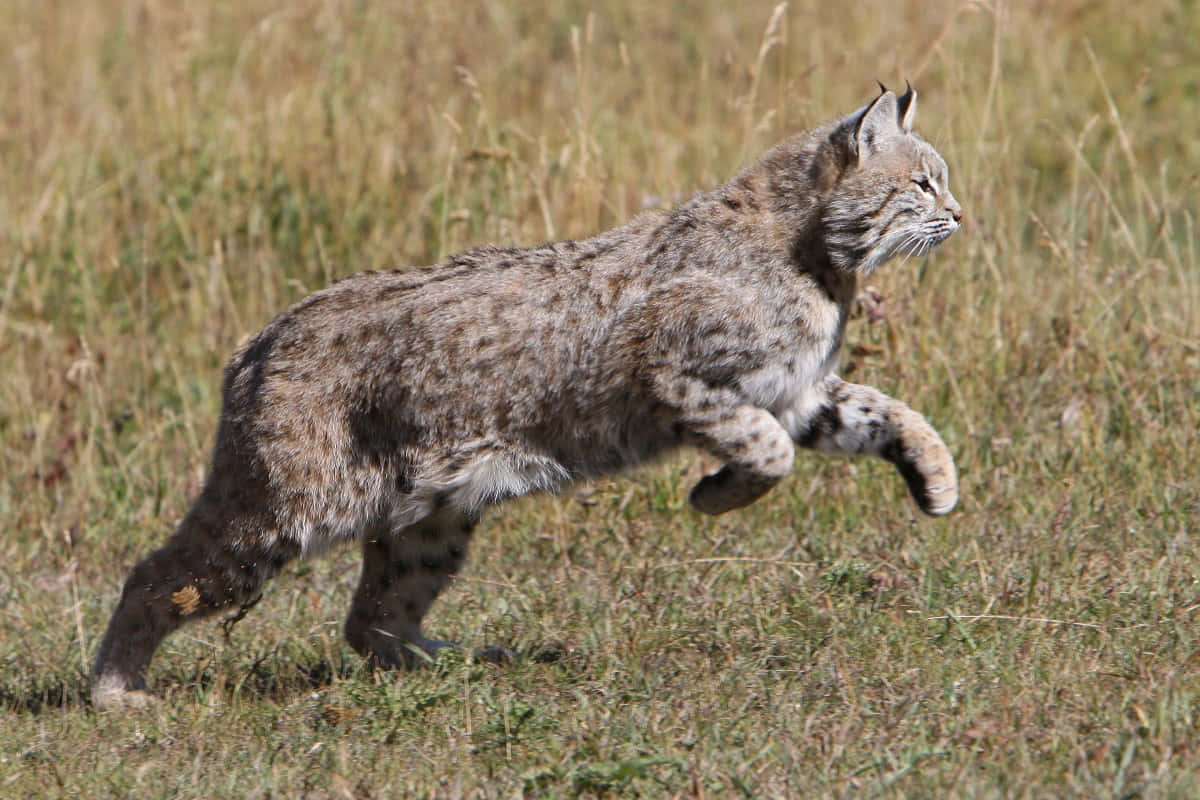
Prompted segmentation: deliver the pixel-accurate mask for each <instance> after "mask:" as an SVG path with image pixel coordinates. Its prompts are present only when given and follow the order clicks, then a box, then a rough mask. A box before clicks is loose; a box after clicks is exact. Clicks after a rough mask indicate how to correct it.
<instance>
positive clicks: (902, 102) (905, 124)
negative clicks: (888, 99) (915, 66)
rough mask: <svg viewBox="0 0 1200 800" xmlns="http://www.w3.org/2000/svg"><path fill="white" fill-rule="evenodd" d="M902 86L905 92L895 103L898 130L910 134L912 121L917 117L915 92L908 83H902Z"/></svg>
mask: <svg viewBox="0 0 1200 800" xmlns="http://www.w3.org/2000/svg"><path fill="white" fill-rule="evenodd" d="M904 86H905V89H906V91H905V92H904V94H902V95H900V99H899V100H898V101H897V109H898V111H899V121H900V130H902V131H904V132H905V133H911V132H912V127H913V120H915V119H916V117H917V90H916V89H914V88H913V87H912V84H911V83H909V82H908V81H905V82H904Z"/></svg>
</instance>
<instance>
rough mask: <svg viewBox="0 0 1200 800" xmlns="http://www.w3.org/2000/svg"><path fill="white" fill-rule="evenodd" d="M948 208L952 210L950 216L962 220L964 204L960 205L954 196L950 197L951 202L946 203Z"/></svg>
mask: <svg viewBox="0 0 1200 800" xmlns="http://www.w3.org/2000/svg"><path fill="white" fill-rule="evenodd" d="M946 210H947V211H949V212H950V216H951V217H953V218H954V221H955V222H962V218H963V210H962V206H960V205H959V204H958V201H957V200H955V199H954V198H953V197H951V198H950V202H948V203H946Z"/></svg>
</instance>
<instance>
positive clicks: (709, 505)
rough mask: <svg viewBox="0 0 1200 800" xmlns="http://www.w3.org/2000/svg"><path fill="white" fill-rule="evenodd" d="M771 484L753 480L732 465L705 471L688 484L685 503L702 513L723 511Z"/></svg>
mask: <svg viewBox="0 0 1200 800" xmlns="http://www.w3.org/2000/svg"><path fill="white" fill-rule="evenodd" d="M770 487H771V484H770V483H769V482H767V481H757V482H756V481H754V480H751V479H749V478H748V477H747V476H746V475H745V474H744V473H742V472H739V471H738V470H735V469H733V468H732V467H728V466H726V467H722V468H721V470H720V471H719V472H715V473H713V474H712V475H705V476H704V477H703V478H701V479H700V482H699V483H697V484H696V485H695V486H694V487H692V492H691V494H689V495H688V504H689V505H691V507H692V508H694V509H696V510H697V511H699V512H701V513H703V514H712V515H714V516H715V515H717V514H724V513H725V512H726V511H733V510H734V509H735V508H742V507H743V506H748V505H750V504H751V503H753V502H754V501H755V500H757V499H758V498H759V497H761V496H762V495H763V493H764V492H766V491H767V489H769V488H770Z"/></svg>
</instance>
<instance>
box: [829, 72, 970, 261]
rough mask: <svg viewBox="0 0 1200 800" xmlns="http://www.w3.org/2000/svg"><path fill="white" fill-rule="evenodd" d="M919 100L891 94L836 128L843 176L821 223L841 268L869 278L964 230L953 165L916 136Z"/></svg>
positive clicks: (832, 136)
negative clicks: (952, 187)
mask: <svg viewBox="0 0 1200 800" xmlns="http://www.w3.org/2000/svg"><path fill="white" fill-rule="evenodd" d="M916 112H917V93H916V92H915V91H914V90H913V89H912V87H911V86H910V87H908V91H906V92H905V93H904V94H903V95H901V96H900V97H896V95H894V94H893V93H891V92H889V91H886V90H884V91H883V93H882V94H880V95H879V97H877V98H875V100H874V101H872V102H871V103H870V104H868V105H867V106H865V107H864V108H861V109H859V110H858V111H856V112H854V113H853V114H851V115H850V116H848V117H846V118H845V119H842V120H840V121H839V122H837V123H836V124H835V125H833V126H832V129H831V130H830V132H829V134H828V136H829V139H828V142H827V143H826V144H827V146H826V147H824V148H822V150H823V151H824V153H825V154H826V157H828V158H831V159H834V160H836V162H837V169H836V170H831V171H830V172H831V173H832V174H833V175H836V177H834V178H833V180H832V184H831V185H830V186H829V188H828V191H827V193H826V194H825V201H824V204H823V206H822V209H821V222H822V228H823V231H824V238H825V243H826V246H827V248H828V252H829V257H830V260H831V261H832V262H833V264H834V266H835V267H837V268H839V269H842V270H845V271H854V272H858V273H860V274H863V275H869V274H870V273H871V272H873V271H874V270H875V268H876V267H878V266H879V265H880V264H882V263H883V262H885V261H887V260H888V259H890V258H893V257H895V256H909V255H920V254H922V253H926V252H929V251H930V250H932V249H933V248H934V247H937V246H938V245H939V244H941V243H942V242H943V241H945V239H946V237H948V236H949V235H950V234H952V233H954V232H955V231H956V230H958V227H959V223H960V222H961V221H962V216H963V211H962V206H960V205H959V204H958V201H957V200H955V199H954V195H952V194H950V187H949V173H948V170H947V169H946V162H945V161H943V160H942V157H941V156H940V155H938V153H937V151H936V150H934V149H933V147H932V146H931V145H930V144H929V143H928V142H926V141H925V140H924V139H922V138H921V137H920V136H918V135H917V134H916V133H914V132H913V129H912V126H913V118H914V117H915V116H916Z"/></svg>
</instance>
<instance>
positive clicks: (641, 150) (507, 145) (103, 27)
mask: <svg viewBox="0 0 1200 800" xmlns="http://www.w3.org/2000/svg"><path fill="white" fill-rule="evenodd" d="M1197 11H1198V9H1197V7H1196V3H1195V2H1185V1H1184V0H1175V1H1172V0H1150V1H1149V2H1145V3H1139V4H1138V5H1137V8H1136V11H1135V10H1134V9H1133V7H1132V6H1130V5H1129V4H1127V3H1117V2H1110V1H1109V0H1100V1H1099V2H1041V1H1040V0H1029V2H1007V3H1005V2H1000V0H992V2H983V1H980V2H949V1H944V2H937V1H934V2H929V1H926V2H907V1H906V2H879V1H877V0H868V1H867V2H862V3H841V4H827V3H818V2H807V1H806V0H792V2H790V4H788V5H786V6H775V5H774V4H772V3H755V2H751V3H747V4H741V5H738V6H736V7H735V6H734V5H733V4H729V3H720V2H712V1H711V0H699V2H691V3H677V2H664V3H659V4H636V3H625V2H618V0H596V1H595V2H594V3H590V4H588V3H579V2H568V3H563V4H559V5H557V6H556V7H554V8H542V7H539V4H534V3H528V2H521V0H513V1H512V2H509V3H503V2H476V3H470V4H464V5H462V6H455V5H452V4H423V3H415V2H409V1H408V0H402V1H401V2H393V3H385V2H374V1H373V0H361V1H360V2H338V0H328V1H326V2H314V1H305V0H302V1H301V2H295V3H281V2H278V0H274V1H273V2H268V1H267V0H244V2H239V3H232V2H224V1H223V0H218V1H217V2H212V3H204V4H200V3H189V4H180V3H170V2H163V1H162V0H82V1H81V2H74V3H66V2H57V1H55V0H49V1H41V2H35V0H10V1H9V2H7V3H5V4H3V7H2V8H0V53H2V54H3V57H4V58H5V59H6V63H5V65H4V69H3V70H0V243H2V247H0V260H2V262H0V263H2V265H3V266H2V267H0V448H2V449H0V474H2V477H0V521H2V523H3V528H4V531H5V532H4V536H3V537H0V564H2V565H3V566H2V567H0V609H2V610H3V613H0V708H2V709H3V711H2V712H0V713H3V714H4V719H5V725H4V730H3V731H0V797H3V798H8V797H14V798H16V797H47V796H75V795H86V796H90V797H101V796H120V797H127V796H140V797H155V796H161V797H206V798H208V797H280V796H283V797H313V798H323V797H356V798H384V797H403V796H412V797H513V796H516V797H520V796H530V797H534V796H547V797H557V796H579V797H599V796H646V797H657V796H671V797H727V796H761V797H785V796H790V797H932V796H937V797H951V796H963V797H1030V798H1034V797H1064V796H1080V797H1104V796H1112V797H1130V798H1131V797H1147V798H1149V797H1179V798H1187V797H1195V796H1197V795H1200V775H1198V771H1197V767H1196V764H1197V763H1200V752H1198V745H1197V742H1200V679H1198V673H1200V642H1198V640H1197V633H1196V631H1197V620H1198V619H1200V584H1198V582H1197V575H1198V572H1200V570H1198V566H1200V559H1198V558H1197V554H1196V548H1195V538H1194V537H1195V529H1196V527H1197V519H1200V470H1198V469H1197V467H1196V465H1195V459H1196V456H1195V453H1196V452H1197V451H1196V444H1197V442H1196V440H1197V430H1198V428H1200V399H1198V398H1200V280H1198V273H1197V266H1198V265H1197V260H1198V255H1200V247H1198V243H1197V235H1198V234H1197V230H1196V201H1195V198H1196V194H1197V182H1198V180H1200V177H1198V173H1200V137H1198V136H1197V133H1196V131H1197V130H1198V129H1200V103H1198V99H1197V98H1198V95H1200V69H1198V68H1197V61H1196V56H1195V52H1194V47H1195V44H1194V43H1195V42H1196V41H1200V23H1198V22H1197ZM875 79H879V80H882V81H884V82H885V83H887V84H889V85H892V86H894V87H900V86H902V85H903V81H904V80H905V79H908V80H911V81H912V82H913V84H914V85H915V86H916V87H917V88H918V90H919V91H920V92H921V97H920V111H919V116H918V123H917V127H918V129H919V130H920V131H921V132H922V133H923V134H924V135H925V136H926V138H928V139H930V140H931V141H932V142H933V143H934V144H935V145H936V146H937V147H938V148H939V149H940V151H941V152H942V153H943V155H944V156H945V157H946V159H947V161H948V162H949V164H950V167H951V184H952V188H953V189H954V191H955V194H956V195H957V196H958V197H959V199H960V200H961V201H962V202H963V205H964V206H965V208H966V213H967V225H966V227H965V229H964V230H963V231H962V232H961V233H959V234H958V235H957V236H955V237H954V238H952V239H951V240H950V241H949V242H948V243H947V244H946V245H944V246H943V247H942V248H941V250H940V251H939V252H937V253H936V254H934V255H933V256H931V257H928V258H925V259H923V260H920V261H909V262H907V263H905V264H904V265H903V266H896V265H892V266H891V267H890V268H885V269H884V270H882V271H881V272H880V273H878V274H876V275H875V276H873V277H872V279H871V281H870V283H871V292H870V293H869V295H868V296H867V297H866V298H865V299H864V309H863V311H864V313H863V314H862V316H861V318H859V319H857V320H856V321H855V322H853V323H852V326H851V328H850V331H849V335H848V339H849V341H848V347H847V353H846V359H845V361H846V365H845V371H846V372H847V373H849V374H850V375H851V376H852V378H853V379H854V380H856V381H862V382H868V383H873V384H875V385H877V386H879V387H880V388H881V389H883V390H884V391H887V392H889V393H891V394H894V395H895V396H898V397H900V398H902V399H905V400H907V401H908V402H910V403H911V404H912V405H913V406H915V407H916V408H918V409H920V410H922V411H924V412H925V413H926V414H927V415H928V416H929V417H930V418H931V419H932V421H933V422H934V423H935V425H936V426H937V427H938V428H939V429H940V430H941V431H942V432H943V435H944V436H945V438H946V439H947V441H948V443H949V444H950V446H951V449H952V450H953V451H954V453H955V455H956V458H957V459H958V463H959V467H960V471H961V477H962V489H963V492H962V494H963V500H962V504H961V507H960V510H959V511H958V512H956V513H955V514H954V515H953V516H951V517H950V518H948V519H945V520H940V521H928V520H925V519H918V518H917V516H916V512H915V510H914V509H913V507H912V505H911V503H910V502H909V501H908V500H907V499H906V498H905V494H904V490H903V487H902V482H901V481H900V480H899V479H898V478H897V477H896V476H895V475H894V474H893V473H892V472H891V471H890V470H889V469H888V468H887V467H886V465H883V464H877V463H866V462H853V463H851V462H842V461H828V460H822V459H821V458H819V457H817V456H814V455H811V454H809V455H801V456H800V457H799V458H798V459H797V464H796V474H795V475H794V477H793V478H791V479H790V480H789V481H787V482H786V483H785V484H784V485H783V486H781V487H780V488H778V489H776V490H775V491H774V492H773V493H772V494H771V495H769V496H768V497H767V498H766V499H764V500H763V501H761V502H760V503H758V504H757V505H755V506H753V507H752V508H750V509H747V510H746V511H744V512H740V513H737V514H731V515H727V516H725V517H721V518H719V519H715V520H714V519H707V518H701V517H699V516H698V515H695V514H693V513H692V512H690V511H688V510H686V508H685V505H684V499H685V495H686V490H687V488H688V487H689V486H690V484H691V482H693V481H694V480H695V479H696V478H697V477H698V476H699V475H700V474H702V472H703V471H704V470H705V469H708V468H710V467H711V466H712V465H711V464H708V463H705V461H704V459H703V458H702V457H701V456H699V455H697V454H693V453H686V454H682V455H680V456H679V457H677V458H673V459H671V460H669V461H668V462H666V463H664V464H661V465H659V466H656V467H654V468H651V469H648V470H645V471H643V472H640V473H638V474H637V475H635V476H633V479H632V480H630V479H621V480H613V481H609V482H603V483H600V484H597V485H595V486H592V487H588V488H587V489H586V491H583V492H581V493H571V494H567V495H564V496H561V497H556V498H537V499H528V500H523V501H521V502H518V503H515V504H513V505H511V506H509V507H506V508H504V509H501V510H498V511H496V512H493V513H491V514H490V515H489V516H488V518H487V520H486V521H485V525H484V526H483V528H482V529H481V533H480V534H479V536H478V537H477V542H476V545H475V547H474V550H473V555H472V558H471V560H470V562H469V565H468V568H467V570H466V572H465V574H464V575H463V576H462V577H461V579H460V581H459V583H458V584H457V586H456V587H455V588H454V589H453V590H452V591H451V592H450V593H449V594H448V595H447V596H446V597H445V599H444V600H443V601H442V602H441V603H440V604H439V605H438V606H437V607H436V609H435V612H434V616H433V617H432V619H431V621H430V622H431V625H432V628H433V630H434V632H435V634H436V633H441V634H443V635H453V636H456V637H459V638H461V639H462V640H463V641H464V642H466V643H468V644H471V645H476V644H482V643H484V642H504V643H510V644H515V645H517V646H518V647H525V648H535V649H536V648H538V647H544V646H545V645H547V643H555V644H554V647H553V648H551V649H553V650H554V651H555V652H556V654H557V656H558V657H557V660H554V661H553V662H552V663H538V662H537V661H536V660H534V661H531V662H528V663H522V664H518V665H516V666H513V667H507V668H502V669H497V668H494V667H484V666H482V665H475V664H471V663H468V662H466V661H464V660H463V659H462V658H461V657H460V656H456V655H453V654H450V655H448V656H447V657H444V658H443V659H442V660H441V661H439V663H438V665H437V666H436V667H435V668H433V669H430V670H424V671H421V672H418V673H415V674H412V675H406V676H402V677H399V678H397V677H395V676H392V675H386V674H381V675H372V674H370V673H367V672H366V671H364V670H362V669H361V665H360V664H359V662H358V660H357V659H356V658H355V657H354V656H353V654H352V653H351V652H350V651H349V650H348V648H346V647H345V645H344V644H343V643H342V642H341V639H340V619H341V616H342V614H343V613H344V610H345V606H346V604H347V602H348V598H349V595H350V593H351V591H352V588H353V585H354V583H355V581H356V580H357V565H356V554H355V553H354V552H350V551H346V552H339V553H336V554H334V555H333V556H332V557H328V558H325V559H322V560H319V561H314V562H310V563H306V564H301V565H297V566H295V567H293V568H289V569H288V570H287V571H286V572H285V574H284V575H283V576H281V578H280V579H279V580H278V581H277V582H275V583H274V584H273V585H272V587H271V588H270V589H269V590H268V593H267V597H266V599H264V601H263V603H262V604H261V605H260V606H259V607H258V608H256V609H255V610H254V611H253V612H252V613H251V615H250V616H249V617H248V618H247V619H246V620H245V621H244V622H242V623H241V624H240V625H239V626H237V627H236V628H234V629H233V630H232V632H231V633H230V635H229V636H228V637H223V636H222V632H221V629H220V627H219V626H218V625H215V624H206V625H201V626H197V627H195V628H190V629H187V630H185V631H184V632H182V633H181V634H179V635H177V636H176V637H174V638H172V639H171V640H169V641H168V643H167V645H166V646H165V647H164V648H163V650H162V651H160V654H159V658H158V661H157V662H156V664H155V667H154V670H153V672H152V676H151V678H152V682H153V683H154V684H155V685H156V687H157V688H158V689H159V690H160V691H163V692H164V693H165V695H166V703H165V704H164V705H163V706H162V707H161V708H160V709H157V710H155V711H151V712H148V713H144V714H97V713H95V712H94V711H93V710H92V709H91V708H90V705H89V703H88V702H87V699H86V692H87V682H86V673H87V670H88V666H89V662H90V659H91V655H92V650H93V648H94V646H95V644H96V643H97V640H98V637H99V635H100V633H101V632H102V629H103V625H104V623H105V621H106V619H107V616H108V614H109V613H110V611H111V609H112V608H113V606H114V604H115V602H116V599H117V595H118V592H119V589H120V585H121V582H122V581H123V579H124V577H125V574H126V571H127V569H128V567H129V566H130V565H131V564H132V563H133V562H134V561H135V560H136V559H137V558H138V557H139V556H140V555H141V554H143V553H144V552H145V551H147V550H148V549H150V548H151V547H153V546H155V544H156V543H157V542H159V541H161V540H162V539H163V538H164V537H165V536H166V534H167V533H168V532H169V531H170V529H171V527H172V525H173V523H174V521H175V520H177V519H178V518H179V517H180V516H181V515H182V514H183V512H184V510H185V509H186V506H187V503H188V498H189V497H190V496H193V495H194V494H195V493H196V491H197V490H198V487H199V483H200V481H201V479H202V477H203V471H204V468H205V465H206V461H207V457H208V448H209V447H210V443H211V437H212V432H213V430H214V427H215V423H216V419H217V414H218V410H219V385H220V369H221V366H222V364H223V363H224V361H225V359H226V358H227V357H228V355H229V353H230V352H231V351H232V349H233V347H234V346H235V344H236V343H237V341H238V340H239V339H240V338H241V337H242V336H244V335H246V334H248V333H252V332H254V331H256V330H257V329H258V328H259V327H261V326H262V325H263V324H264V323H265V322H266V321H267V320H268V319H269V318H270V316H271V315H272V314H273V313H275V312H277V311H279V310H281V309H282V308H283V307H284V306H285V305H287V304H288V303H290V302H292V301H294V300H297V299H299V298H300V297H302V296H304V295H305V294H306V293H308V292H310V291H312V290H314V289H317V288H319V287H320V286H322V285H324V284H325V283H327V282H328V281H329V280H331V279H333V278H335V277H337V276H339V275H343V274H347V273H349V272H353V271H358V270H362V269H372V268H392V267H398V266H404V265H408V264H425V263H431V262H434V261H436V260H439V259H441V258H443V257H445V256H447V255H449V254H450V253H453V252H455V251H457V250H460V249H463V248H465V247H469V246H474V245H479V244H486V243H496V244H505V245H512V244H534V243H537V242H540V241H544V240H547V239H554V238H563V237H584V236H587V235H589V234H591V233H593V232H596V231H599V230H602V229H604V228H606V227H609V226H612V225H615V224H617V223H619V222H622V221H624V220H626V219H627V218H629V217H630V216H632V215H633V214H635V213H637V212H638V211H640V210H641V209H643V208H645V207H657V206H663V205H670V204H673V203H674V202H676V201H678V200H680V199H682V198H685V197H687V196H688V195H689V194H690V193H691V192H693V191H695V190H697V189H700V188H707V187H710V186H713V185H715V184H717V183H720V182H722V181H724V180H726V179H727V178H729V177H731V176H732V175H733V174H734V173H735V172H736V171H737V170H738V168H739V167H740V166H741V165H743V164H745V163H746V162H747V161H749V160H750V159H752V158H754V157H755V156H756V154H758V153H759V152H760V151H762V150H763V149H765V148H766V147H768V146H770V145H771V144H773V143H774V142H775V141H777V140H779V139H781V138H783V137H785V136H787V135H789V134H791V133H793V132H796V131H798V130H802V129H804V128H807V127H810V126H813V125H816V124H819V123H820V122H823V121H824V120H826V119H829V118H832V117H835V116H838V115H841V114H844V113H846V112H849V111H851V110H853V109H854V108H856V107H858V106H859V105H861V104H862V103H864V102H866V101H867V100H869V99H870V98H871V97H872V96H873V95H874V93H875V91H876V89H875V85H874V80H875Z"/></svg>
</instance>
